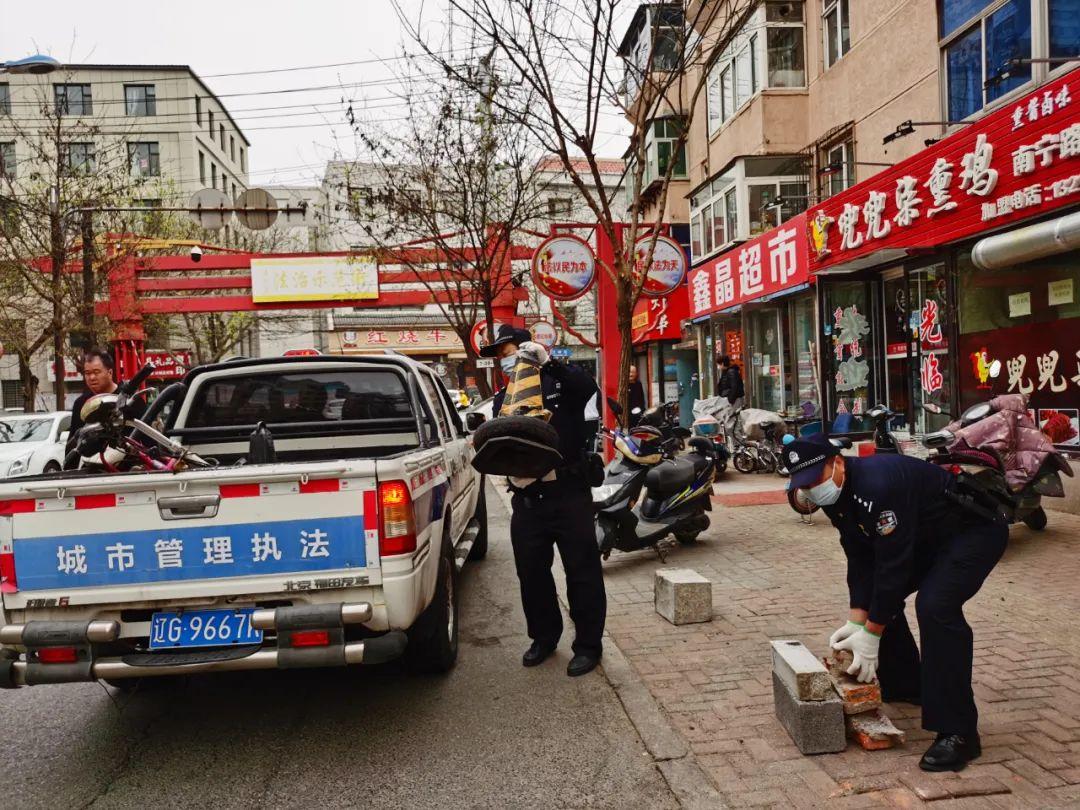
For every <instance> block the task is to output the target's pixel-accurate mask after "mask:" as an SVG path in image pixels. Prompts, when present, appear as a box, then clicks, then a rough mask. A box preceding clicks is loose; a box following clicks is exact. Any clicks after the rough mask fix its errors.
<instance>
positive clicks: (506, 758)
mask: <svg viewBox="0 0 1080 810" xmlns="http://www.w3.org/2000/svg"><path fill="white" fill-rule="evenodd" d="M488 505H489V507H488V508H489V514H490V518H491V541H492V545H491V550H490V552H489V554H488V558H487V560H485V561H484V562H481V563H477V564H471V565H467V566H466V568H465V570H464V571H463V572H462V577H461V581H460V590H461V602H462V604H461V608H462V613H461V622H462V627H461V642H462V643H461V652H460V656H459V659H458V664H457V667H456V668H455V670H454V671H453V672H452V673H451V674H450V675H449V676H447V677H442V678H438V677H414V676H409V675H406V674H403V673H402V672H401V670H400V668H398V667H396V666H393V665H388V666H386V667H383V668H379V669H366V670H365V669H349V670H332V671H331V670H327V671H299V672H297V671H293V672H260V673H235V674H229V675H222V676H215V677H209V676H197V677H192V678H187V679H182V680H179V681H176V682H170V683H167V684H164V685H162V686H161V687H159V688H155V689H150V690H147V691H140V692H136V693H135V694H132V695H126V694H123V693H119V692H116V691H115V690H112V689H109V688H106V687H104V686H100V685H97V684H78V685H67V686H42V687H36V688H29V689H21V690H13V691H6V690H5V691H0V797H2V799H0V802H2V804H3V806H4V807H5V808H12V810H22V808H33V807H49V808H55V807H64V808H68V807H138V808H144V807H192V806H201V807H213V806H217V807H291V806H304V807H308V808H310V807H360V806H364V807H394V808H401V807H431V806H443V807H500V808H504V807H620V808H621V807H649V808H650V809H651V808H665V807H676V806H677V803H676V801H675V799H674V797H673V796H672V794H671V793H670V792H669V790H668V788H667V784H666V783H665V782H664V780H663V778H662V777H661V775H660V774H659V772H658V771H657V769H656V767H655V766H654V765H653V762H652V759H651V758H650V756H649V755H648V754H647V752H646V751H645V749H644V747H643V745H642V743H641V740H640V739H639V737H638V735H637V733H636V732H635V731H634V728H633V726H632V725H631V724H630V721H629V720H628V718H627V716H626V714H625V712H624V711H623V708H622V705H621V704H620V703H619V701H618V699H617V697H616V696H615V693H614V692H613V691H612V689H611V688H610V687H609V685H608V683H607V681H606V680H605V679H604V677H603V675H602V674H600V673H599V672H596V673H592V674H590V675H588V676H585V677H582V678H573V679H572V678H568V677H567V676H566V674H565V667H566V662H567V660H568V658H569V642H570V639H569V637H564V639H563V645H562V647H563V648H562V649H561V650H560V653H559V655H558V656H556V657H554V658H552V659H549V660H548V661H547V662H546V663H545V664H544V665H543V666H541V667H538V668H535V669H528V670H527V669H524V668H523V667H522V666H521V663H520V659H521V653H522V652H523V651H524V650H525V648H526V647H527V646H528V639H527V638H526V637H525V634H524V621H523V619H522V617H521V609H520V605H519V604H518V594H517V579H516V577H515V574H514V568H513V558H512V552H511V550H510V542H509V536H508V517H507V514H506V510H505V509H504V507H503V505H502V503H501V501H500V499H499V498H497V497H494V494H493V493H491V492H489V493H488ZM568 627H572V625H570V624H569V622H568Z"/></svg>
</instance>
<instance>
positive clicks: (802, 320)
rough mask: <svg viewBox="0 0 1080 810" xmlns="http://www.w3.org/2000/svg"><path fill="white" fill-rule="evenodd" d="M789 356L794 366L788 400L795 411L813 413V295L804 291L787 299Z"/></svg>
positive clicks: (815, 394)
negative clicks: (789, 331)
mask: <svg viewBox="0 0 1080 810" xmlns="http://www.w3.org/2000/svg"><path fill="white" fill-rule="evenodd" d="M790 306H791V315H790V320H791V358H792V362H793V367H794V369H795V375H794V377H795V391H794V394H795V396H794V399H793V400H792V401H791V405H792V406H793V408H789V410H791V409H794V410H795V412H796V413H797V414H800V415H802V416H817V415H818V412H819V410H820V408H819V405H818V403H819V402H820V400H821V396H820V395H819V394H818V388H817V382H816V376H815V374H814V347H815V346H817V345H818V341H817V340H816V339H815V337H814V298H813V295H811V294H809V293H806V294H803V295H800V296H797V297H796V298H794V299H793V300H792V301H791V304H790Z"/></svg>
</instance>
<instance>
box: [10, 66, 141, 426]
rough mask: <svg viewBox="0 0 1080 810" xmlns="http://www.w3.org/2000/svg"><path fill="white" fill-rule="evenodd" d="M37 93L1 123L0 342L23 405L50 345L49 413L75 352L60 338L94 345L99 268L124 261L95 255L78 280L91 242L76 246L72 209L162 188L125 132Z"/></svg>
mask: <svg viewBox="0 0 1080 810" xmlns="http://www.w3.org/2000/svg"><path fill="white" fill-rule="evenodd" d="M59 86H61V87H64V85H59ZM36 95H37V97H36V99H35V100H33V101H28V102H22V103H23V104H26V105H27V107H25V108H24V110H21V111H20V115H17V116H10V117H6V118H4V119H2V123H0V141H5V142H8V143H11V144H12V146H10V147H8V149H6V150H5V153H4V156H2V157H0V291H2V295H0V339H2V340H3V341H4V343H5V346H6V347H8V348H9V349H10V350H11V351H12V352H13V353H14V354H16V355H17V356H18V357H19V362H20V369H21V374H22V379H23V387H24V393H25V395H26V399H27V401H28V402H33V401H34V399H35V395H36V386H37V379H36V377H34V376H33V373H32V371H31V359H32V358H33V356H34V355H35V353H36V352H38V351H39V350H40V349H42V348H44V347H45V346H46V345H48V344H49V343H50V342H51V344H52V350H53V352H52V353H53V365H54V369H55V371H56V388H55V390H56V407H57V408H63V407H64V400H65V384H64V368H65V366H66V365H67V363H65V354H68V353H69V352H70V354H72V355H74V354H75V353H74V351H71V350H70V349H71V347H70V346H69V344H68V338H69V336H70V335H71V334H72V333H73V332H79V333H81V338H82V340H81V341H80V342H81V343H83V344H85V343H87V342H90V341H92V340H93V339H94V337H95V335H96V333H97V329H96V326H95V323H94V316H93V306H92V303H93V295H94V292H95V288H96V286H97V285H98V284H100V282H101V280H102V279H103V278H104V276H105V272H102V271H106V270H107V269H108V266H109V264H110V263H111V262H114V261H120V260H122V259H123V256H122V252H123V250H122V248H119V249H118V248H117V247H116V246H113V248H112V249H110V250H107V251H101V252H100V255H99V256H98V257H97V266H98V270H99V272H98V274H97V276H96V278H95V277H91V278H89V279H86V278H84V277H83V275H82V274H81V273H80V272H79V270H78V268H79V265H80V263H81V259H82V251H83V249H84V248H85V249H91V250H92V248H93V244H92V240H89V241H84V240H83V228H82V222H81V216H80V212H81V211H82V210H84V209H101V208H120V207H128V206H132V205H134V204H136V203H137V201H139V200H145V199H147V198H156V199H160V197H161V190H160V186H159V178H158V177H156V176H153V173H152V171H151V170H150V167H149V166H145V167H144V166H142V165H141V164H140V163H139V161H137V160H133V157H134V156H133V154H132V152H131V151H130V147H129V145H128V140H127V134H128V131H127V130H124V129H122V128H120V127H114V126H112V125H111V123H110V125H108V126H106V124H105V123H102V122H101V121H99V120H97V119H95V118H94V117H93V116H92V115H91V114H90V111H89V110H87V109H84V107H83V104H84V101H83V100H81V99H75V98H69V97H68V95H67V94H66V93H64V94H60V93H57V94H56V95H54V94H53V85H52V84H49V83H43V84H42V85H40V86H39V87H38V88H36ZM130 220H131V217H129V216H124V215H121V214H103V215H100V216H99V218H98V221H97V223H96V226H97V228H98V230H99V232H120V233H122V232H125V231H127V230H128V228H129V222H130ZM68 359H69V360H70V359H71V358H68Z"/></svg>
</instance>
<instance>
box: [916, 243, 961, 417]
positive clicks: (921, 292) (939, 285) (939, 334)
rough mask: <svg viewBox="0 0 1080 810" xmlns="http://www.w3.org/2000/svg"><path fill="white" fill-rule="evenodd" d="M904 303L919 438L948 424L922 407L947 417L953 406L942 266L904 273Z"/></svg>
mask: <svg viewBox="0 0 1080 810" xmlns="http://www.w3.org/2000/svg"><path fill="white" fill-rule="evenodd" d="M908 299H909V301H910V302H911V313H910V315H909V328H910V334H911V345H912V347H913V348H914V349H915V351H914V352H913V355H914V356H913V358H912V359H913V360H914V362H913V363H912V367H911V377H912V391H913V392H914V397H913V400H912V413H913V416H914V418H915V430H916V432H917V433H920V434H923V433H928V432H930V431H933V430H937V429H939V428H942V427H945V425H946V424H948V423H949V422H950V421H952V420H951V419H950V418H949V417H948V416H947V415H945V414H932V413H927V412H926V411H925V410H924V409H923V407H922V406H923V404H924V403H931V404H934V405H937V406H939V407H940V408H941V409H942V410H944V411H945V412H946V413H948V412H949V411H950V410H951V405H952V402H953V370H952V367H951V366H952V364H951V360H950V352H949V335H950V334H951V332H952V324H951V318H950V313H951V312H952V307H951V306H950V302H949V291H948V283H947V278H946V272H945V265H943V264H934V265H930V266H928V267H920V268H915V269H912V270H910V271H909V272H908Z"/></svg>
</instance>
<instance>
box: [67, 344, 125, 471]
mask: <svg viewBox="0 0 1080 810" xmlns="http://www.w3.org/2000/svg"><path fill="white" fill-rule="evenodd" d="M114 369H115V364H114V363H113V358H112V355H111V354H109V353H108V352H107V351H105V350H104V349H96V348H95V349H88V350H87V352H86V354H85V355H83V381H84V382H85V383H86V389H87V390H86V391H84V392H83V393H82V394H80V395H79V397H78V399H76V400H75V404H73V405H72V406H71V426H70V427H69V428H68V440H67V447H66V448H65V450H64V452H65V454H67V453H70V452H71V451H72V450H74V449H75V444H76V442H77V441H78V437H79V435H78V434H79V428H81V427H82V426H83V419H82V407H83V405H85V404H86V401H87V400H88V399H90V397H92V396H96V395H97V394H111V393H113V392H114V391H115V390H116V389H117V388H118V387H119V386H117V384H116V381H115V380H114V379H113V372H114Z"/></svg>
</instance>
